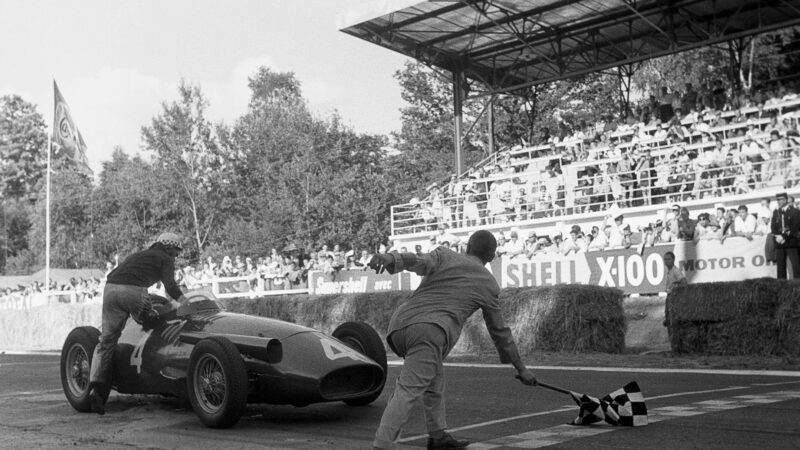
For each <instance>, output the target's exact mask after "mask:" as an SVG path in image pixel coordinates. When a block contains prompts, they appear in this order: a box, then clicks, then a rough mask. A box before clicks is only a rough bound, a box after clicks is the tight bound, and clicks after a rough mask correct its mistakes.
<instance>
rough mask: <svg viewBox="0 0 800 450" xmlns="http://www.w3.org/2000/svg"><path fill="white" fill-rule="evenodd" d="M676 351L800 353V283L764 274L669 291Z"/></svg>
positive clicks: (669, 314)
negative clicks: (766, 276) (767, 276)
mask: <svg viewBox="0 0 800 450" xmlns="http://www.w3.org/2000/svg"><path fill="white" fill-rule="evenodd" d="M665 316H666V322H667V329H668V332H669V338H670V346H671V347H672V351H674V352H675V353H702V354H712V355H778V356H783V355H793V356H798V355H800V283H798V282H795V281H786V280H776V279H771V278H760V279H754V280H745V281H739V282H718V283H701V284H691V285H685V286H679V287H677V288H675V289H674V290H673V291H672V292H671V293H670V295H669V296H668V297H667V304H666V314H665Z"/></svg>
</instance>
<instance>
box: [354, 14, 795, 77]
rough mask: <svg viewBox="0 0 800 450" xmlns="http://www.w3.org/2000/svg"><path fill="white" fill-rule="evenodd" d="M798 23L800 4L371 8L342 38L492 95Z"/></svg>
mask: <svg viewBox="0 0 800 450" xmlns="http://www.w3.org/2000/svg"><path fill="white" fill-rule="evenodd" d="M799 24H800V1H798V0H537V1H532V0H491V1H486V0H461V1H447V0H430V1H420V0H380V1H376V0H373V1H372V2H371V3H369V4H366V5H364V6H363V7H361V8H358V9H354V10H351V11H349V12H347V13H345V14H342V15H340V16H339V17H338V27H339V29H340V30H341V31H343V32H345V33H348V34H351V35H353V36H356V37H359V38H361V39H364V40H367V41H369V42H372V43H375V44H378V45H380V46H383V47H386V48H389V49H391V50H394V51H396V52H399V53H402V54H404V55H407V56H409V57H411V58H414V59H418V60H421V61H423V62H425V63H426V64H429V65H432V66H435V67H439V68H442V69H445V70H448V71H452V72H459V71H461V72H463V73H464V74H465V75H466V76H467V78H469V79H471V80H474V81H479V82H481V83H483V84H484V85H486V86H488V87H489V89H490V90H492V91H509V90H512V89H515V88H521V87H524V86H530V85H535V84H539V83H545V82H549V81H554V80H558V79H563V78H569V77H572V76H576V75H581V74H585V73H589V72H595V71H598V70H602V69H607V68H612V67H616V66H620V65H623V64H628V63H634V62H638V61H642V60H646V59H649V58H654V57H658V56H664V55H668V54H672V53H676V52H680V51H684V50H689V49H692V48H697V47H702V46H708V45H711V44H714V43H719V42H724V41H728V40H732V39H737V38H741V37H745V36H749V35H753V34H757V33H762V32H765V31H769V30H774V29H778V28H784V27H788V26H792V25H799Z"/></svg>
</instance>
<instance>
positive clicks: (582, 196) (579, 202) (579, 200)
mask: <svg viewBox="0 0 800 450" xmlns="http://www.w3.org/2000/svg"><path fill="white" fill-rule="evenodd" d="M574 192H575V194H574V195H575V200H574V204H575V214H582V213H584V212H587V211H588V206H589V203H590V202H591V200H592V185H591V183H590V182H589V180H588V179H587V178H586V177H585V176H581V177H579V178H578V184H577V185H575V188H574Z"/></svg>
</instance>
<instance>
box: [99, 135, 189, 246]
mask: <svg viewBox="0 0 800 450" xmlns="http://www.w3.org/2000/svg"><path fill="white" fill-rule="evenodd" d="M162 175H163V171H162V170H160V169H158V168H157V167H154V166H153V164H150V163H148V162H145V161H143V160H142V159H141V158H140V157H138V156H137V157H134V158H130V157H129V156H128V155H127V154H125V152H124V151H123V150H122V148H120V147H117V148H115V149H114V152H113V154H112V156H111V160H110V161H107V162H104V163H103V170H102V172H101V173H100V182H99V185H98V186H97V188H96V189H95V193H94V199H93V201H92V215H93V217H94V240H93V248H94V253H95V255H96V256H97V258H98V259H100V260H106V261H108V260H110V259H112V258H113V256H114V255H127V254H131V253H133V252H135V251H138V250H140V249H141V248H143V247H145V246H146V245H147V244H148V243H150V242H151V241H152V239H153V238H154V236H156V235H157V234H158V233H159V232H161V230H162V229H165V227H166V226H167V224H166V223H163V222H159V221H158V219H157V218H158V216H159V215H158V213H157V212H156V211H157V210H158V209H159V208H163V207H166V205H167V204H168V201H167V200H165V199H166V198H167V197H170V196H172V191H171V189H172V188H173V187H174V185H173V184H171V183H165V178H164V177H163V176H162Z"/></svg>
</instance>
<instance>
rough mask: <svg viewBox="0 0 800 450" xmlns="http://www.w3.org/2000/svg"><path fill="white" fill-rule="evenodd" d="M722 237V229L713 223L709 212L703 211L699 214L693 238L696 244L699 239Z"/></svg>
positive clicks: (706, 239)
mask: <svg viewBox="0 0 800 450" xmlns="http://www.w3.org/2000/svg"><path fill="white" fill-rule="evenodd" d="M721 238H722V230H720V229H719V227H716V226H714V224H712V223H711V219H710V217H709V215H708V213H701V214H700V215H699V216H697V224H696V225H695V227H694V236H693V237H692V240H693V241H694V243H695V244H697V243H698V242H699V241H708V240H717V239H721Z"/></svg>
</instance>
